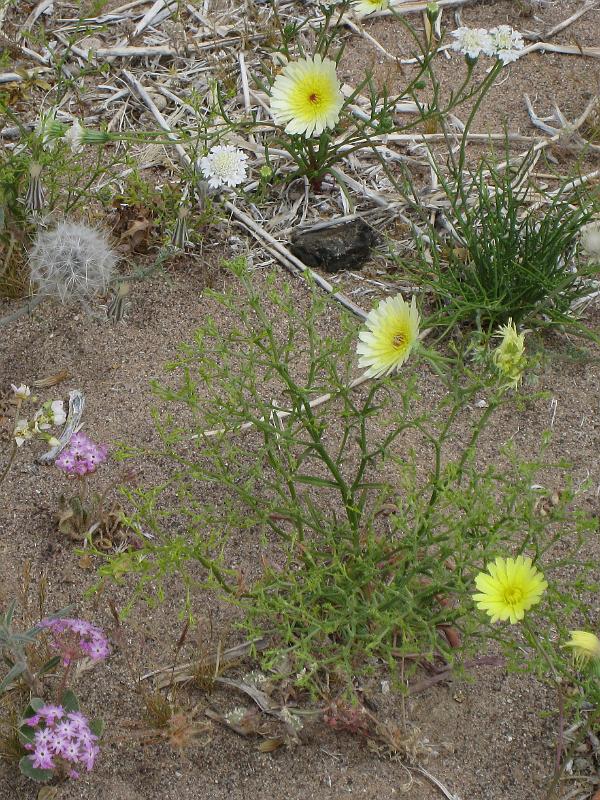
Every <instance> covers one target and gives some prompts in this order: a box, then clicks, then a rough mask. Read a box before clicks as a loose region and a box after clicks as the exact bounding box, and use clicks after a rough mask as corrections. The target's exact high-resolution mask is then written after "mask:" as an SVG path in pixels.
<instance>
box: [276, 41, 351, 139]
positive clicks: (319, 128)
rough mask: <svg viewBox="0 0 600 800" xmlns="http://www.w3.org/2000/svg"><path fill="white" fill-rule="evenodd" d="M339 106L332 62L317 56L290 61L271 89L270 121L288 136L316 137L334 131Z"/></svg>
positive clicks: (338, 114)
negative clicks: (329, 129)
mask: <svg viewBox="0 0 600 800" xmlns="http://www.w3.org/2000/svg"><path fill="white" fill-rule="evenodd" d="M343 104H344V97H343V95H342V92H341V89H340V82H339V80H338V77H337V74H336V70H335V63H334V62H333V61H331V59H329V58H322V57H321V56H320V55H315V56H313V58H303V59H299V60H298V61H290V63H289V64H287V65H286V66H285V67H284V69H283V72H282V73H281V74H280V75H278V76H277V77H276V78H275V82H274V83H273V88H272V90H271V112H272V114H273V119H274V120H275V122H276V123H277V124H278V125H285V126H286V128H285V131H286V133H289V134H303V135H305V136H318V135H320V134H321V133H323V131H324V130H325V129H327V128H334V127H335V125H336V123H337V121H338V119H339V116H340V110H341V108H342V106H343Z"/></svg>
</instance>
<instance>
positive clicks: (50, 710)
mask: <svg viewBox="0 0 600 800" xmlns="http://www.w3.org/2000/svg"><path fill="white" fill-rule="evenodd" d="M37 713H38V714H39V716H40V717H42V719H44V720H46V725H48V726H49V727H50V728H52V727H53V726H54V723H55V722H56V720H57V719H60V718H61V717H63V716H64V714H65V710H64V708H63V707H62V706H42V707H41V708H39V709H38V712H37Z"/></svg>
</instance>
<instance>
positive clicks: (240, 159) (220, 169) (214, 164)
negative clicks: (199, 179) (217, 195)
mask: <svg viewBox="0 0 600 800" xmlns="http://www.w3.org/2000/svg"><path fill="white" fill-rule="evenodd" d="M247 160H248V157H247V156H246V154H245V153H243V152H242V151H241V150H238V148H237V147H233V145H230V144H226V145H217V146H216V147H212V148H211V149H210V152H209V153H208V155H207V156H204V157H203V158H201V159H200V169H201V170H202V172H203V174H204V177H205V178H206V179H207V180H208V185H209V186H210V188H211V189H219V188H220V187H221V186H239V184H240V183H242V182H243V181H244V180H245V179H246V174H247V172H248V167H247V166H246V161H247Z"/></svg>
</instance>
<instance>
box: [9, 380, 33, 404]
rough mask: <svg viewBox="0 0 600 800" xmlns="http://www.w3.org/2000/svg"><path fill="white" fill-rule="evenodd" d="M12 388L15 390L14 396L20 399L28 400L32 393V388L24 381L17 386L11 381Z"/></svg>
mask: <svg viewBox="0 0 600 800" xmlns="http://www.w3.org/2000/svg"><path fill="white" fill-rule="evenodd" d="M10 388H11V389H12V390H13V394H14V396H15V397H17V398H18V399H19V400H26V399H27V398H28V397H29V396H30V394H31V389H30V388H29V386H26V385H25V384H24V383H22V384H21V385H20V386H15V384H14V383H11V385H10Z"/></svg>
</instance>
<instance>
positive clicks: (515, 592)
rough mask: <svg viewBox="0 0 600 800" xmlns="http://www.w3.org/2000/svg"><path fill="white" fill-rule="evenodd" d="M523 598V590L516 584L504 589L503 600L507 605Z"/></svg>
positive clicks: (511, 604)
mask: <svg viewBox="0 0 600 800" xmlns="http://www.w3.org/2000/svg"><path fill="white" fill-rule="evenodd" d="M522 599H523V590H522V589H520V588H519V587H518V586H507V587H506V589H505V590H504V602H505V603H506V604H507V605H509V606H514V605H515V604H516V603H520V602H521V600H522Z"/></svg>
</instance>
